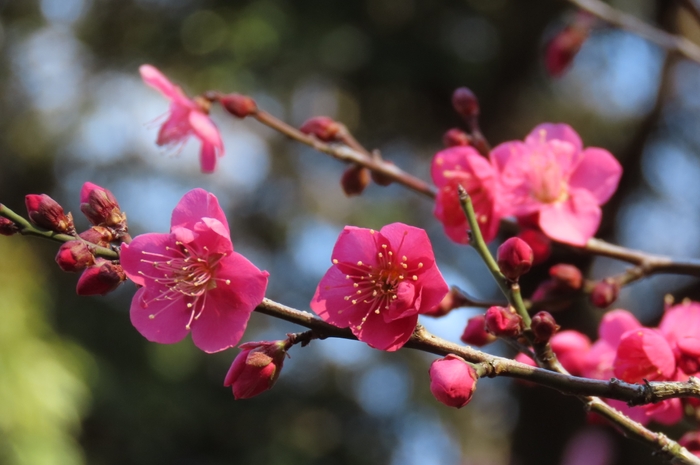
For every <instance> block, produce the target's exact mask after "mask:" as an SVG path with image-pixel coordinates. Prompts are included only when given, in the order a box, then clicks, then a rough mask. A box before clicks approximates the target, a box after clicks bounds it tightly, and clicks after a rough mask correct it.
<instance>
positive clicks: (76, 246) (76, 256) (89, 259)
mask: <svg viewBox="0 0 700 465" xmlns="http://www.w3.org/2000/svg"><path fill="white" fill-rule="evenodd" d="M56 263H58V266H59V267H60V268H61V269H62V270H63V271H67V272H69V273H76V272H78V271H83V270H84V269H85V268H87V267H88V266H92V265H94V264H95V256H94V255H93V254H92V251H91V250H90V247H89V246H88V244H87V243H85V242H83V241H68V242H66V243H64V244H63V245H62V246H61V248H59V249H58V253H57V254H56Z"/></svg>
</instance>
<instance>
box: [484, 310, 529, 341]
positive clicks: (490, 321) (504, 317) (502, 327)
mask: <svg viewBox="0 0 700 465" xmlns="http://www.w3.org/2000/svg"><path fill="white" fill-rule="evenodd" d="M485 321H486V330H487V331H488V332H490V333H491V334H493V335H494V336H498V337H517V336H519V335H520V333H521V332H522V329H523V319H522V318H521V317H520V315H518V314H517V313H515V311H514V310H513V309H512V308H504V307H496V306H493V307H490V308H489V309H488V310H486V315H485Z"/></svg>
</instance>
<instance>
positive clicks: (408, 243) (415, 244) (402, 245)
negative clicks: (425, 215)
mask: <svg viewBox="0 0 700 465" xmlns="http://www.w3.org/2000/svg"><path fill="white" fill-rule="evenodd" d="M379 233H380V234H381V235H382V236H383V237H385V238H386V239H387V240H388V241H389V244H390V246H391V250H392V251H393V252H394V256H395V257H396V260H401V259H402V257H403V256H405V257H406V258H407V262H408V267H409V269H411V268H413V266H416V265H417V264H418V263H423V267H424V268H425V269H427V268H429V267H431V266H433V264H434V263H435V255H434V253H433V246H432V245H431V244H430V239H429V238H428V233H426V232H425V230H424V229H420V228H416V227H414V226H409V225H407V224H403V223H392V224H388V225H386V226H384V227H383V228H382V229H381V230H380V231H379ZM414 263H415V265H414ZM412 265H413V266H412Z"/></svg>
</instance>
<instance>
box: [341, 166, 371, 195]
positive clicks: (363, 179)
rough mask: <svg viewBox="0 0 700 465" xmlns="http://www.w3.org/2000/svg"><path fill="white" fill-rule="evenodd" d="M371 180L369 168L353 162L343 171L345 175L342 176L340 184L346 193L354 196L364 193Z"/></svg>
mask: <svg viewBox="0 0 700 465" xmlns="http://www.w3.org/2000/svg"><path fill="white" fill-rule="evenodd" d="M369 180H370V178H369V170H368V169H367V168H365V167H364V166H360V165H357V164H352V165H351V166H349V167H348V169H346V170H345V172H343V176H342V177H341V178H340V185H341V186H342V188H343V192H345V195H347V196H348V197H352V196H353V195H360V194H362V192H363V191H364V190H365V188H366V187H367V186H368V185H369Z"/></svg>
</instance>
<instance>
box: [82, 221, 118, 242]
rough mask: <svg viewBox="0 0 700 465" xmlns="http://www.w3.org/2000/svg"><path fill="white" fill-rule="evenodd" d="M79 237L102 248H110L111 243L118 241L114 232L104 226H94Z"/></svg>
mask: <svg viewBox="0 0 700 465" xmlns="http://www.w3.org/2000/svg"><path fill="white" fill-rule="evenodd" d="M79 236H80V237H81V238H82V239H83V240H86V241H88V242H90V243H92V244H96V245H99V246H101V247H107V246H109V243H110V242H112V241H114V240H115V239H116V237H115V234H114V231H113V230H112V229H110V228H106V227H104V226H93V227H92V228H90V229H88V230H87V231H83V232H81V233H80V234H79Z"/></svg>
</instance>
